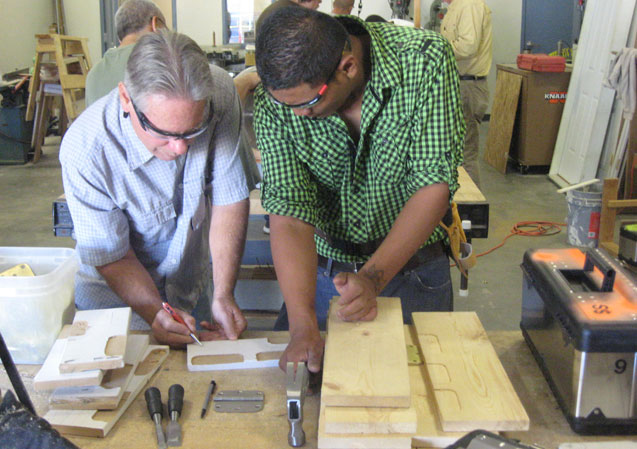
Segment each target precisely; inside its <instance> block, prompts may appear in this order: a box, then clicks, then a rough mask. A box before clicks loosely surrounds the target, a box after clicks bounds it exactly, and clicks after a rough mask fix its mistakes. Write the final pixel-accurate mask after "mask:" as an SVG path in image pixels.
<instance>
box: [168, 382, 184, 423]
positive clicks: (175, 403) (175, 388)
mask: <svg viewBox="0 0 637 449" xmlns="http://www.w3.org/2000/svg"><path fill="white" fill-rule="evenodd" d="M183 405H184V387H182V386H181V385H179V384H174V385H171V386H170V388H169V389H168V414H169V415H172V413H173V412H177V413H179V414H180V415H181V409H182V407H183Z"/></svg>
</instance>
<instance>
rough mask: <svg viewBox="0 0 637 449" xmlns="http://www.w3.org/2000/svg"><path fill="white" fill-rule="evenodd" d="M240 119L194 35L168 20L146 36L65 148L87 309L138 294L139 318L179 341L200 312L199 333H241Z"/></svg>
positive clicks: (140, 325)
mask: <svg viewBox="0 0 637 449" xmlns="http://www.w3.org/2000/svg"><path fill="white" fill-rule="evenodd" d="M240 131H241V108H240V104H239V98H238V95H237V92H236V90H235V88H234V86H233V83H232V79H231V78H230V77H229V76H228V75H227V73H225V72H224V71H223V70H222V69H220V68H218V67H215V66H210V65H209V64H208V61H207V59H206V55H205V53H204V52H203V51H202V50H201V49H200V48H199V47H198V46H197V44H196V43H195V42H194V41H193V40H192V39H190V38H189V37H187V36H185V35H183V34H179V33H175V32H170V31H168V30H161V31H159V32H157V33H147V34H145V35H144V36H142V37H141V38H140V39H139V41H138V43H137V44H136V45H135V47H134V49H133V52H132V53H131V55H130V58H129V60H128V64H127V68H126V76H125V79H124V82H121V83H119V85H118V89H114V90H113V91H112V92H111V93H109V94H108V95H107V97H106V98H104V99H102V100H100V101H99V102H97V103H96V104H95V105H93V107H91V108H89V109H87V110H86V111H84V113H83V114H82V115H80V117H78V118H77V119H76V120H75V121H74V122H73V125H72V126H71V127H70V128H69V130H68V131H67V132H66V134H65V136H64V139H63V141H62V145H61V148H60V162H61V163H62V177H63V181H64V190H65V193H66V197H67V201H68V205H69V210H70V212H71V216H72V218H73V224H74V227H75V235H76V240H77V246H76V250H77V253H78V255H79V258H80V269H79V271H78V273H77V275H76V282H75V303H76V306H77V308H78V309H93V308H108V307H125V306H130V307H132V309H133V311H134V312H135V313H134V314H133V320H132V323H131V328H132V329H148V328H149V327H150V328H151V329H152V331H153V334H154V336H155V338H156V339H157V340H158V341H160V342H162V343H167V344H170V345H172V346H182V345H184V344H186V343H191V342H192V339H191V337H190V336H189V334H190V333H191V332H196V330H195V329H196V319H197V320H201V327H202V328H203V329H204V330H203V331H202V332H200V333H199V338H200V339H201V340H209V339H214V338H230V339H236V338H237V337H238V336H239V334H240V333H241V332H242V331H243V330H244V329H245V327H246V320H245V318H244V316H243V314H242V313H241V311H240V310H239V308H238V307H237V304H236V302H235V299H234V294H233V291H234V287H235V283H236V279H237V274H238V269H239V264H240V260H241V255H242V253H243V247H244V244H245V235H246V227H247V220H248V208H249V205H248V204H249V203H248V199H247V198H248V190H247V187H246V180H245V177H244V174H243V170H242V167H241V161H240V158H239V155H238V146H239V135H240ZM211 255H212V270H211V269H210V256H211ZM211 275H212V283H213V284H214V288H212V285H211V282H210V281H211ZM210 301H212V302H210ZM164 302H167V303H169V304H170V305H171V306H172V307H173V308H174V309H175V310H176V312H177V313H178V314H179V315H180V316H181V317H182V318H183V320H184V321H185V323H186V324H185V325H183V324H180V323H178V322H177V321H175V320H174V319H173V318H172V317H171V315H170V314H169V313H167V312H166V311H165V310H164V309H163V308H162V306H163V304H162V303H164ZM211 317H212V318H214V321H215V322H216V323H217V324H212V323H213V321H212V319H211Z"/></svg>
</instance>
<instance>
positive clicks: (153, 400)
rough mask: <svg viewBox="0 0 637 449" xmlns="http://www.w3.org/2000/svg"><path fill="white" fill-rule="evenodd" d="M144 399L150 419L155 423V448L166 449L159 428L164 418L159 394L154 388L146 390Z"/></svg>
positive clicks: (162, 432) (162, 433)
mask: <svg viewBox="0 0 637 449" xmlns="http://www.w3.org/2000/svg"><path fill="white" fill-rule="evenodd" d="M144 397H145V398H146V407H147V408H148V413H149V414H150V418H151V419H152V420H153V422H154V423H155V433H156V434H157V447H158V448H159V449H166V439H165V438H164V431H163V430H162V428H161V418H162V416H164V407H163V405H162V403H161V393H160V392H159V390H158V389H157V388H155V387H150V388H147V389H146V392H145V393H144Z"/></svg>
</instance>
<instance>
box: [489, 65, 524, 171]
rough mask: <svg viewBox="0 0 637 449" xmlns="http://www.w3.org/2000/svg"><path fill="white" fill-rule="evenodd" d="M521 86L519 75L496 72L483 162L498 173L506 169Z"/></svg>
mask: <svg viewBox="0 0 637 449" xmlns="http://www.w3.org/2000/svg"><path fill="white" fill-rule="evenodd" d="M521 86H522V76H521V75H517V74H515V73H511V72H507V71H504V70H498V73H497V81H496V84H495V95H494V96H493V105H492V106H491V121H490V123H489V132H488V134H487V144H486V149H485V152H484V160H485V161H486V162H487V163H488V164H489V165H490V166H492V167H493V168H495V169H496V170H498V171H499V172H500V173H506V169H507V160H508V158H509V148H510V146H511V137H512V136H513V125H514V124H515V115H516V111H517V108H518V100H519V98H520V87H521Z"/></svg>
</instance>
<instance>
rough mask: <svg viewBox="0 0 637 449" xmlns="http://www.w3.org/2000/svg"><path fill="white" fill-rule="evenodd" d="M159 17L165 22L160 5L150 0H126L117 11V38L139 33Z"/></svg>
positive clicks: (121, 38) (120, 38)
mask: <svg viewBox="0 0 637 449" xmlns="http://www.w3.org/2000/svg"><path fill="white" fill-rule="evenodd" d="M153 17H157V18H158V19H159V20H161V21H162V22H163V23H164V24H166V19H164V15H163V14H162V12H161V10H160V9H159V7H158V6H157V5H156V4H154V3H153V2H152V1H150V0H126V1H125V2H124V3H123V4H122V5H121V6H120V7H119V8H118V9H117V12H116V13H115V28H116V29H117V38H118V39H119V40H120V41H122V40H123V39H124V38H125V37H126V36H128V35H129V34H133V33H138V32H140V31H141V30H143V29H144V28H145V27H146V26H148V25H149V24H150V21H151V19H152V18H153Z"/></svg>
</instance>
